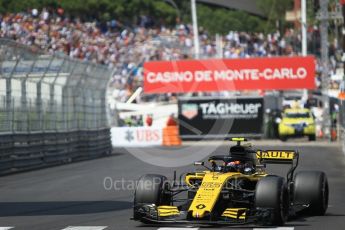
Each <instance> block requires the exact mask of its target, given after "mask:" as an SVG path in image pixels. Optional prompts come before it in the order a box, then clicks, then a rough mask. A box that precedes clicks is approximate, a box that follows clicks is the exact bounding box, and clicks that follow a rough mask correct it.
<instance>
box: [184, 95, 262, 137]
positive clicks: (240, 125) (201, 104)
mask: <svg viewBox="0 0 345 230" xmlns="http://www.w3.org/2000/svg"><path fill="white" fill-rule="evenodd" d="M178 110H179V115H178V118H179V121H180V135H181V137H182V138H198V137H203V136H205V135H207V136H208V137H210V138H217V137H219V138H221V137H230V136H261V135H262V134H263V111H264V102H263V98H262V97H255V98H253V97H251V98H230V99H223V98H183V99H180V100H179V102H178Z"/></svg>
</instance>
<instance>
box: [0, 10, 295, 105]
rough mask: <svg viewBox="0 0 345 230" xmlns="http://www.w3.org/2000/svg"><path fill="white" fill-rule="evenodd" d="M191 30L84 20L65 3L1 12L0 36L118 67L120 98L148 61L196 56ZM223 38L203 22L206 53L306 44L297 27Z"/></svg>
mask: <svg viewBox="0 0 345 230" xmlns="http://www.w3.org/2000/svg"><path fill="white" fill-rule="evenodd" d="M192 31H193V30H192V27H191V25H185V24H181V23H180V24H178V25H176V27H175V28H168V27H165V26H162V25H161V26H157V25H155V26H154V27H153V26H148V25H147V24H146V23H138V25H136V26H132V27H126V26H123V25H122V23H121V22H120V21H118V20H111V21H109V22H107V23H100V22H98V21H90V22H83V21H81V20H79V19H78V18H73V19H72V18H70V17H67V16H66V15H65V14H64V11H63V9H61V8H59V9H57V10H56V11H51V10H47V9H43V10H41V11H38V10H37V9H33V10H32V11H30V12H26V13H16V14H4V15H0V38H7V39H13V40H15V41H17V42H19V43H21V44H25V45H28V46H31V47H37V48H39V49H42V50H44V51H46V52H48V53H56V52H62V53H65V54H66V55H68V56H70V57H71V58H77V59H81V60H83V61H90V62H94V63H99V64H103V65H107V66H109V68H113V69H114V70H115V71H114V76H113V79H112V86H113V87H114V97H116V99H117V100H119V101H126V100H127V99H128V97H129V96H130V95H131V94H132V93H133V91H134V90H135V89H136V88H137V87H138V86H140V85H141V84H142V64H143V62H145V61H148V60H178V59H188V58H192V57H193V51H194V50H193V32H192ZM220 40H221V42H216V41H217V40H216V39H215V36H213V35H210V34H208V33H207V31H205V30H203V29H202V28H201V29H200V46H201V57H202V58H211V57H220V56H221V57H224V58H246V57H262V56H277V55H296V54H298V53H299V52H300V50H299V49H300V44H301V37H300V33H296V32H295V31H294V30H293V29H287V30H286V32H285V33H284V34H281V33H279V32H275V33H271V34H267V35H265V34H263V33H248V32H235V31H230V32H229V33H228V34H227V35H225V36H221V37H220ZM218 41H219V39H218ZM219 50H221V51H219ZM220 52H221V53H220Z"/></svg>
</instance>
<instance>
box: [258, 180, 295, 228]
mask: <svg viewBox="0 0 345 230" xmlns="http://www.w3.org/2000/svg"><path fill="white" fill-rule="evenodd" d="M255 205H256V208H259V209H263V210H265V209H267V210H269V211H270V212H271V213H270V215H269V220H267V221H264V223H263V224H264V225H283V224H284V223H285V221H286V220H287V217H288V212H289V197H288V190H287V187H286V185H285V183H284V179H283V178H282V177H278V176H267V177H264V178H262V179H261V180H259V181H258V183H257V185H256V190H255Z"/></svg>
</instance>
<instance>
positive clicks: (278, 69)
mask: <svg viewBox="0 0 345 230" xmlns="http://www.w3.org/2000/svg"><path fill="white" fill-rule="evenodd" d="M314 88H315V58H314V57H313V56H307V57H272V58H248V59H205V60H181V61H154V62H146V63H144V92H145V93H187V92H211V91H224V90H225V91H226V90H291V89H314Z"/></svg>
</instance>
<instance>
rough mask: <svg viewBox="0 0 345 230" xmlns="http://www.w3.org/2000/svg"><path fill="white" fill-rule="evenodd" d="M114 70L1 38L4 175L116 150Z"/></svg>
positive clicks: (1, 168) (0, 159) (0, 156)
mask: <svg viewBox="0 0 345 230" xmlns="http://www.w3.org/2000/svg"><path fill="white" fill-rule="evenodd" d="M110 76H111V70H109V69H108V68H106V67H104V66H100V65H96V64H93V63H89V62H81V61H78V60H72V59H70V58H69V57H67V56H65V55H62V54H61V55H60V54H54V55H46V54H43V53H42V52H41V51H39V50H38V49H35V48H32V47H31V48H29V47H26V46H23V45H20V44H18V43H15V42H13V41H11V40H0V174H3V173H7V172H12V171H20V170H26V169H32V168H36V167H44V166H47V165H53V164H59V163H64V162H70V161H74V160H79V159H87V158H92V157H96V156H101V155H104V154H108V153H110V152H111V141H110V130H109V127H108V121H107V115H106V114H107V111H106V98H105V97H106V88H107V84H108V81H109V79H110Z"/></svg>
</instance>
